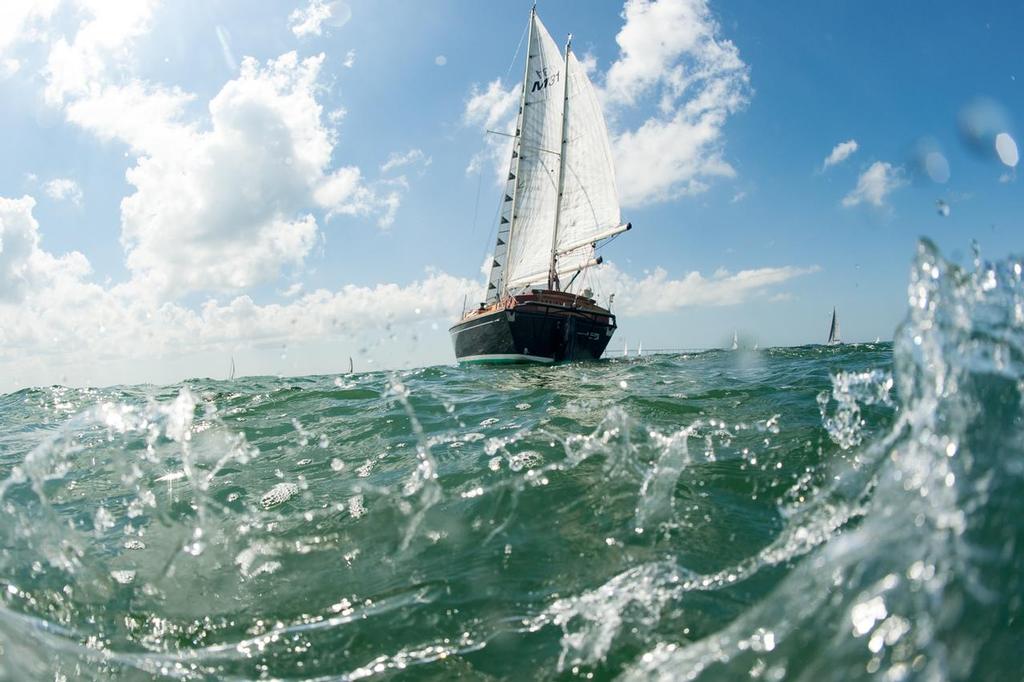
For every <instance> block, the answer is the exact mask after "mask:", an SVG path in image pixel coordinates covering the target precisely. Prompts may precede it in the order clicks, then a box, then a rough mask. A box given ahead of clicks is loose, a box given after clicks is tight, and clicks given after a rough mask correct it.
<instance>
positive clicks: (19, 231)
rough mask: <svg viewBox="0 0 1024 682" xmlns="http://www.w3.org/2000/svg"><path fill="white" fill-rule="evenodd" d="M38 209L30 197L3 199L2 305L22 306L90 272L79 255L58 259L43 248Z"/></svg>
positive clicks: (0, 223)
mask: <svg viewBox="0 0 1024 682" xmlns="http://www.w3.org/2000/svg"><path fill="white" fill-rule="evenodd" d="M35 205H36V202H35V199H33V198H32V197H30V196H24V197H21V198H20V199H7V198H4V197H0V304H3V303H16V304H20V303H21V302H22V301H23V300H24V298H25V297H26V296H27V295H29V294H30V293H32V292H33V291H36V290H39V289H41V288H45V287H52V286H54V284H55V282H58V281H59V280H61V279H62V278H63V277H67V276H70V277H72V278H80V277H84V276H85V275H87V274H88V273H89V271H90V267H89V262H88V261H87V260H86V258H85V256H83V255H82V254H80V253H78V252H77V251H74V252H72V253H69V254H67V255H65V256H63V257H61V258H56V257H54V256H52V255H50V254H49V253H47V252H45V251H43V250H42V249H41V248H40V246H39V223H38V222H36V219H35V218H34V217H33V215H32V209H33V208H34V207H35ZM44 304H45V301H44ZM16 307H17V308H19V309H20V308H21V306H20V305H19V306H16ZM25 322H26V324H27V325H28V326H29V327H31V326H32V324H33V322H32V320H30V319H27V320H26V321H25ZM2 346H3V338H2V336H0V347H2Z"/></svg>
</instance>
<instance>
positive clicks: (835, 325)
mask: <svg viewBox="0 0 1024 682" xmlns="http://www.w3.org/2000/svg"><path fill="white" fill-rule="evenodd" d="M840 343H842V340H841V339H840V338H839V318H838V317H836V309H835V308H833V309H832V325H831V326H830V327H829V330H828V341H826V342H825V345H828V346H837V345H839V344H840Z"/></svg>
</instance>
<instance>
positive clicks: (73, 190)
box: [43, 178, 83, 206]
mask: <svg viewBox="0 0 1024 682" xmlns="http://www.w3.org/2000/svg"><path fill="white" fill-rule="evenodd" d="M43 191H44V192H46V195H47V196H48V197H50V198H51V199H54V200H56V201H70V202H71V203H73V204H75V205H76V206H77V205H81V203H82V196H83V195H82V188H81V187H80V186H79V185H78V183H77V182H75V181H74V180H72V179H70V178H54V179H53V180H50V181H49V182H47V183H46V184H45V185H43Z"/></svg>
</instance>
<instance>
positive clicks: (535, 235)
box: [504, 14, 564, 287]
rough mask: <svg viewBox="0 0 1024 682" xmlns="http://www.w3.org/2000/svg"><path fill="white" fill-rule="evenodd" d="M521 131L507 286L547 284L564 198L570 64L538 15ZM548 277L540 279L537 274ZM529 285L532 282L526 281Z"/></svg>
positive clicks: (534, 25)
mask: <svg viewBox="0 0 1024 682" xmlns="http://www.w3.org/2000/svg"><path fill="white" fill-rule="evenodd" d="M533 22H534V23H533V26H532V28H531V31H530V46H529V57H528V59H529V63H528V67H527V74H526V81H525V92H524V96H523V97H524V102H525V104H524V107H523V113H522V116H521V129H520V134H519V138H518V140H517V142H516V152H515V153H517V154H518V155H519V158H518V169H519V172H518V177H517V178H516V187H515V196H514V197H512V196H509V195H506V203H507V202H510V201H513V199H514V202H515V215H514V216H512V230H511V234H510V243H509V253H508V257H507V262H506V263H505V273H504V278H505V283H506V286H509V287H512V286H526V285H528V284H536V283H539V282H546V281H547V272H548V265H549V261H550V258H551V240H552V238H553V235H554V231H553V230H554V224H555V210H556V208H555V207H556V204H557V198H558V168H559V149H560V148H561V133H562V101H563V83H562V78H563V77H564V74H563V71H564V64H563V59H562V54H561V53H560V52H559V50H558V46H557V45H556V44H555V41H554V40H552V39H551V35H550V34H549V33H548V31H547V29H546V28H544V25H543V24H542V23H541V21H540V19H539V18H538V17H537V16H536V14H534V15H533ZM538 272H540V273H544V274H543V276H542V277H535V276H534V273H538ZM524 280H529V281H524Z"/></svg>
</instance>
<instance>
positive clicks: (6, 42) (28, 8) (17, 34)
mask: <svg viewBox="0 0 1024 682" xmlns="http://www.w3.org/2000/svg"><path fill="white" fill-rule="evenodd" d="M58 4H60V0H4V2H2V3H0V55H3V53H4V52H6V51H7V50H8V49H10V48H12V47H13V46H14V45H15V44H16V43H19V42H27V41H32V40H39V39H40V38H41V37H42V33H43V26H44V25H45V22H47V21H48V20H49V19H50V17H51V16H52V15H53V12H54V10H56V9H57V5H58Z"/></svg>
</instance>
